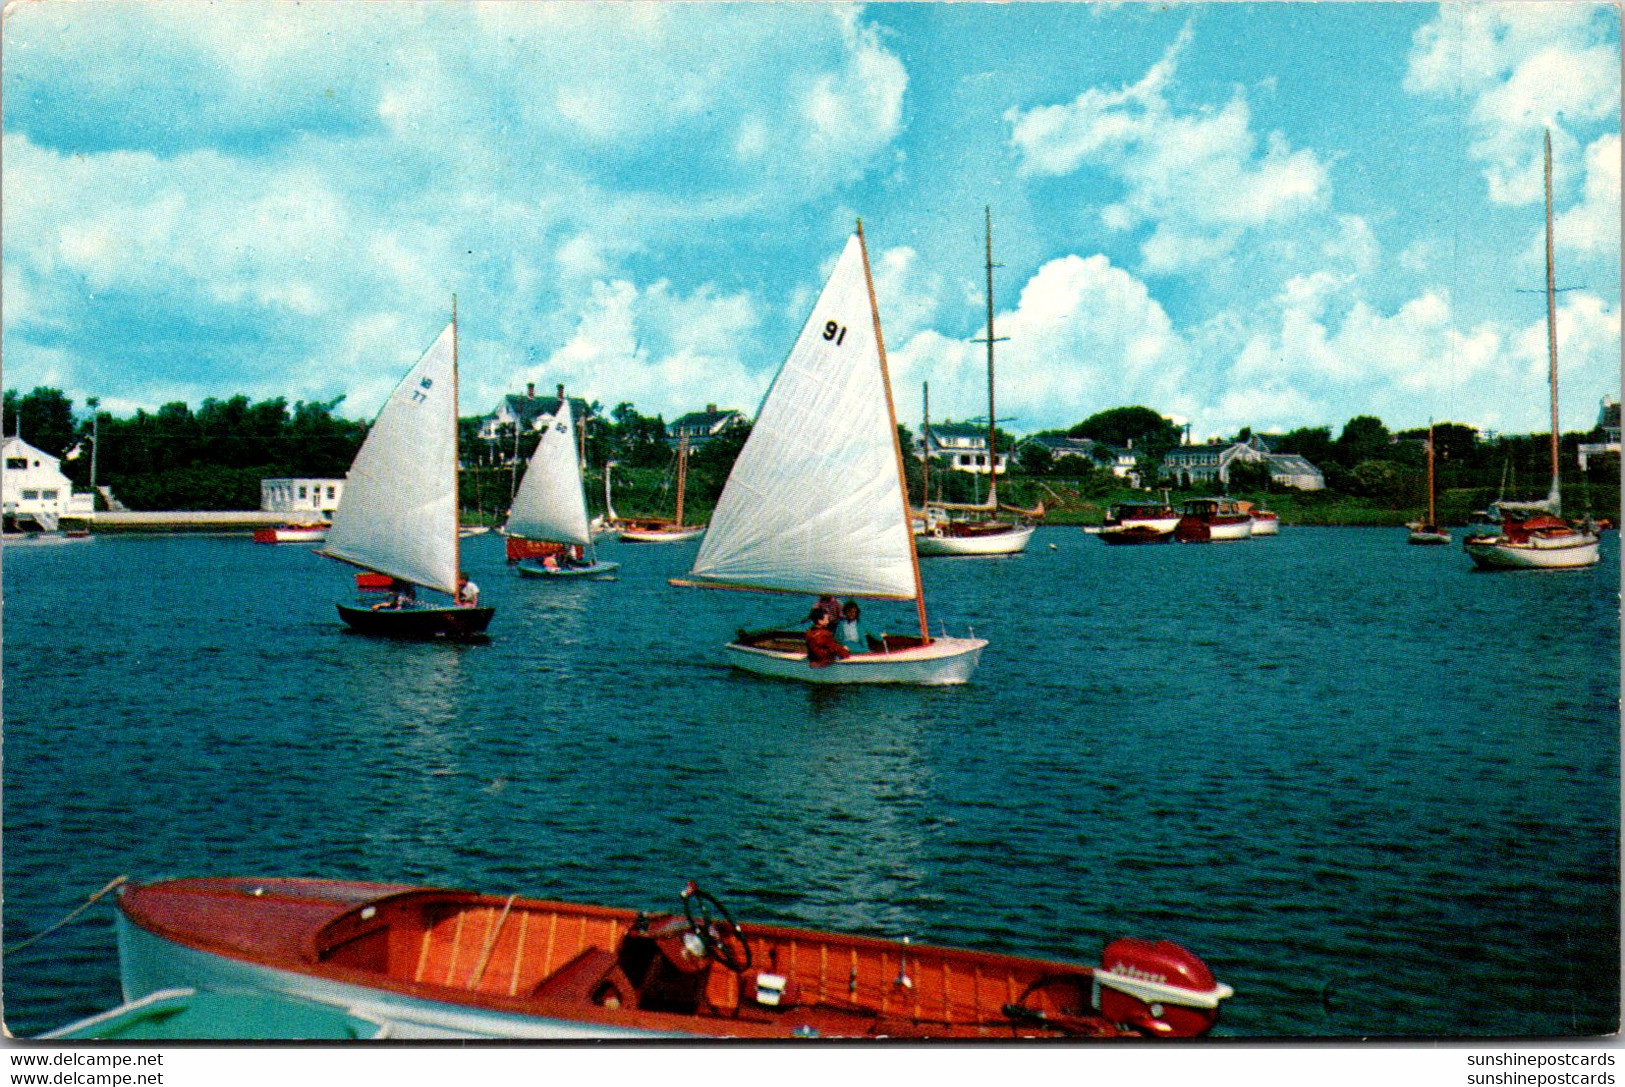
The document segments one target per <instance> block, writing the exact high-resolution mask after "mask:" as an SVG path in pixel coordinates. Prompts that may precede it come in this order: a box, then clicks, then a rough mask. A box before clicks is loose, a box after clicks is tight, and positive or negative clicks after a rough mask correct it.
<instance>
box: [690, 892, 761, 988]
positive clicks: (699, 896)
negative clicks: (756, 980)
mask: <svg viewBox="0 0 1625 1087" xmlns="http://www.w3.org/2000/svg"><path fill="white" fill-rule="evenodd" d="M713 911H714V916H713ZM683 916H685V917H687V918H688V927H689V931H691V932H693V933H694V935H696V936H698V937H699V938H700V942H701V943H703V944H704V945H705V949H706V950H707V951H708V952H710V953H711V955H712V956H713V957H714V958H715V959H716V960H717V961H718V962H720V963H721V964H722V965H723V966H726V967H727V968H728V969H729V970H732V971H733V972H734V973H736V974H743V973H744V972H745V971H746V970H749V969H750V962H751V954H750V941H748V940H746V939H745V934H744V933H743V932H741V931H740V929H739V926H738V925H736V924H735V923H734V919H733V918H732V917H730V916H728V910H727V907H725V906H723V904H722V903H721V902H718V901H717V900H716V898H714V897H713V896H711V895H709V894H707V893H706V892H704V891H702V890H700V886H699V884H697V883H695V882H694V881H693V880H689V882H688V886H686V887H684V888H683Z"/></svg>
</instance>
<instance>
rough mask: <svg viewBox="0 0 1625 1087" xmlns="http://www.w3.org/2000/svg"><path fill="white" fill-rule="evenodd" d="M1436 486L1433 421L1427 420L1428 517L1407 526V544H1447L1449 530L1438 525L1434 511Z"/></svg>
mask: <svg viewBox="0 0 1625 1087" xmlns="http://www.w3.org/2000/svg"><path fill="white" fill-rule="evenodd" d="M1435 494H1436V485H1435V483H1434V476H1433V420H1432V419H1429V420H1428V516H1427V520H1425V521H1420V522H1416V523H1414V524H1411V525H1409V526H1408V527H1409V528H1410V530H1411V534H1410V536H1409V538H1408V541H1407V542H1409V543H1413V544H1421V545H1424V546H1426V545H1438V544H1448V543H1449V542H1450V530H1449V529H1447V528H1442V527H1440V525H1439V518H1438V515H1437V514H1436V513H1435V511H1434V508H1433V507H1434V501H1435V499H1434V495H1435Z"/></svg>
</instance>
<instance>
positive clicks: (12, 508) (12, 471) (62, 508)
mask: <svg viewBox="0 0 1625 1087" xmlns="http://www.w3.org/2000/svg"><path fill="white" fill-rule="evenodd" d="M4 453H5V472H4V475H3V476H0V505H3V507H4V510H5V516H6V519H7V520H8V521H10V522H12V523H13V524H15V523H17V522H18V521H26V522H32V523H33V524H35V525H38V526H39V527H40V528H43V529H46V530H47V531H51V530H54V529H55V528H56V526H57V521H58V520H59V519H60V518H63V517H86V518H88V517H91V516H93V515H94V513H95V509H96V506H95V502H94V500H93V499H92V498H91V496H90V495H89V494H83V493H82V494H74V493H73V483H72V482H71V481H70V480H69V479H68V477H67V476H65V475H63V474H62V469H61V467H60V465H61V463H62V461H61V459H60V458H58V457H53V456H51V455H50V454H49V453H46V452H44V451H43V450H39V449H35V448H34V447H33V446H31V445H29V444H28V443H27V442H25V441H23V440H22V439H21V438H16V437H11V438H7V439H6V441H5V446H4Z"/></svg>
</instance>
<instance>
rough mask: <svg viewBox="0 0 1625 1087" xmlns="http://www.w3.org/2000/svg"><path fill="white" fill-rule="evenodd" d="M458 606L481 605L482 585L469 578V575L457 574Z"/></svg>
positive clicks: (475, 606) (474, 606)
mask: <svg viewBox="0 0 1625 1087" xmlns="http://www.w3.org/2000/svg"><path fill="white" fill-rule="evenodd" d="M457 606H458V607H459V608H477V607H479V606H480V587H479V586H478V585H476V584H474V583H473V582H472V581H470V580H468V575H467V574H464V573H458V575H457Z"/></svg>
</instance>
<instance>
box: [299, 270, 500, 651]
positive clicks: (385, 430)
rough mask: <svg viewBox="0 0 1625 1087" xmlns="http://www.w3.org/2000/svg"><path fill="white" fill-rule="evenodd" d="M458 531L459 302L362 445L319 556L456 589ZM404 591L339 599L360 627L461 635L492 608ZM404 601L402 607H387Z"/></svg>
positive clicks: (478, 627) (411, 582)
mask: <svg viewBox="0 0 1625 1087" xmlns="http://www.w3.org/2000/svg"><path fill="white" fill-rule="evenodd" d="M459 544H460V539H459V533H458V530H457V309H456V303H455V302H454V303H453V305H452V317H451V323H450V324H449V325H447V326H446V329H445V331H444V332H442V333H441V334H440V335H439V336H438V337H437V338H436V339H435V341H434V344H433V345H432V346H430V348H429V350H428V351H426V352H424V354H423V357H422V358H421V359H419V360H418V362H417V365H416V366H413V367H412V369H411V370H410V371H409V372H408V373H407V375H406V377H405V378H403V379H402V381H401V383H400V384H399V385H397V386H396V387H395V391H394V392H393V393H392V394H391V395H390V398H389V400H388V402H387V403H385V404H384V407H383V410H382V411H380V412H379V413H378V418H377V419H376V420H375V421H374V422H373V425H372V429H371V430H369V431H368V432H367V440H366V441H364V442H362V443H361V449H360V450H359V451H358V452H357V453H356V456H355V462H354V463H353V464H352V465H351V466H350V473H349V476H348V477H347V479H346V482H345V486H344V497H343V498H342V499H341V500H340V502H339V508H338V509H337V510H336V511H334V513H333V524H332V527H331V528H330V529H328V532H327V542H326V544H325V545H324V546H323V548H322V550H321V551H320V552H318V554H322V555H326V556H327V557H328V558H333V559H338V560H339V561H341V562H347V563H350V564H351V565H353V566H359V567H361V568H362V569H363V570H367V571H370V572H372V573H376V574H384V575H387V576H389V577H390V578H392V579H393V580H394V581H395V582H397V583H399V584H400V586H401V587H403V588H404V587H407V586H420V587H422V588H425V589H431V590H434V591H437V592H442V593H446V594H447V595H449V596H455V595H456V593H457V588H458V576H459V574H461V572H462V568H461V566H460V565H459V558H460V549H459ZM403 596H404V593H403V594H397V595H396V596H395V597H394V598H393V599H392V600H391V601H387V602H380V603H378V604H374V605H372V606H368V605H366V604H357V605H348V604H340V605H338V609H339V615H340V616H341V617H342V618H343V619H344V621H345V622H346V623H348V624H349V625H350V627H351V628H352V629H354V630H356V631H359V632H361V633H364V634H377V635H382V636H385V637H391V638H436V637H449V638H461V637H469V636H471V635H477V634H481V633H483V632H484V631H485V628H486V627H487V626H489V625H490V623H491V616H492V615H493V614H494V611H495V609H493V608H489V607H464V606H459V605H456V604H451V605H447V606H441V607H435V606H427V605H416V604H413V605H404V604H403ZM392 604H395V605H402V606H391V605H392Z"/></svg>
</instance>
